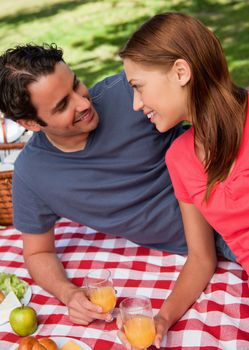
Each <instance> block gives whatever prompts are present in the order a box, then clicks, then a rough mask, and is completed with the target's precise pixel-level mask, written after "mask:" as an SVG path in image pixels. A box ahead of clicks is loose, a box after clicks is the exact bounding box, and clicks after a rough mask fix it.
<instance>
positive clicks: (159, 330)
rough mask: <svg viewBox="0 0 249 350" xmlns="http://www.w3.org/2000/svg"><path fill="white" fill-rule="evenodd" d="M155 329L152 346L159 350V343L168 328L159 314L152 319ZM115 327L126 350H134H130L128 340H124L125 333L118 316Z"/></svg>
mask: <svg viewBox="0 0 249 350" xmlns="http://www.w3.org/2000/svg"><path fill="white" fill-rule="evenodd" d="M154 322H155V327H156V336H155V340H154V342H153V344H154V345H155V347H156V348H157V349H160V347H161V343H162V340H163V337H164V336H165V334H166V333H167V332H168V329H169V327H170V324H169V321H167V320H166V319H165V318H164V317H163V316H162V315H161V314H160V312H159V313H158V314H157V315H156V316H155V317H154ZM117 327H118V329H119V331H118V337H119V339H120V340H121V342H122V343H123V345H124V346H125V347H126V349H127V350H136V349H134V348H132V346H131V344H130V343H129V341H128V339H127V338H126V335H125V333H124V332H123V322H122V319H121V316H120V314H119V315H118V316H117Z"/></svg>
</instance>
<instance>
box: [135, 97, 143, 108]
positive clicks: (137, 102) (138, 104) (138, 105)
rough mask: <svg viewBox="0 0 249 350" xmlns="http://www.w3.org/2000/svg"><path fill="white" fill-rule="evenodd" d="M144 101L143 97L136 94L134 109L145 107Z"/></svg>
mask: <svg viewBox="0 0 249 350" xmlns="http://www.w3.org/2000/svg"><path fill="white" fill-rule="evenodd" d="M143 105H144V104H143V101H142V100H141V98H140V97H139V96H136V95H134V98H133V109H134V111H139V110H140V109H142V108H143Z"/></svg>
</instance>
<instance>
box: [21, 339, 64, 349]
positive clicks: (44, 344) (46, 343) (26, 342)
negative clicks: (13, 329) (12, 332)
mask: <svg viewBox="0 0 249 350" xmlns="http://www.w3.org/2000/svg"><path fill="white" fill-rule="evenodd" d="M17 350H58V347H57V345H56V343H55V342H54V341H53V340H52V339H50V338H41V339H36V338H34V337H32V336H30V337H27V338H24V339H22V341H21V343H20V345H19V347H18V348H17Z"/></svg>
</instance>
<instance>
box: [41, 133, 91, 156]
mask: <svg viewBox="0 0 249 350" xmlns="http://www.w3.org/2000/svg"><path fill="white" fill-rule="evenodd" d="M45 135H46V137H47V139H48V141H49V142H50V143H51V144H52V145H53V146H54V147H56V148H58V149H59V150H60V151H62V152H68V153H69V152H77V151H82V150H83V149H85V147H86V144H87V140H88V135H86V134H85V135H82V134H81V135H77V136H74V137H71V138H70V137H67V138H62V137H61V136H60V137H59V138H57V137H56V136H54V135H53V136H51V135H49V136H48V134H47V133H45Z"/></svg>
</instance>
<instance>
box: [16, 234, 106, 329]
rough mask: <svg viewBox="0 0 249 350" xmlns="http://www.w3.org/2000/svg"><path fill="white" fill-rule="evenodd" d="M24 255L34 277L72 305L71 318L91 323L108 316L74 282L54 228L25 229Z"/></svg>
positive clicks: (23, 237) (69, 306)
mask: <svg viewBox="0 0 249 350" xmlns="http://www.w3.org/2000/svg"><path fill="white" fill-rule="evenodd" d="M22 239H23V256H24V260H25V263H26V266H27V268H28V270H29V273H30V275H31V276H32V278H33V280H34V281H35V282H36V283H37V284H38V285H39V286H41V287H42V288H44V289H45V290H47V291H48V292H49V293H51V294H52V295H54V296H55V297H56V298H58V299H59V300H60V301H61V302H62V303H64V304H65V305H66V306H67V307H68V312H69V317H70V320H71V321H72V322H74V323H78V324H83V325H87V324H89V323H90V322H92V321H93V320H94V319H106V318H107V317H108V316H107V315H106V314H102V313H101V308H100V307H98V306H96V305H94V304H92V303H91V302H90V301H89V300H88V299H87V297H86V294H85V292H84V290H83V289H82V288H79V287H77V286H76V285H74V284H73V283H71V282H70V281H69V280H68V278H67V276H66V272H65V270H64V267H63V265H62V263H61V262H60V260H59V259H58V257H57V255H56V252H55V241H54V228H52V229H50V230H49V231H48V232H46V233H41V234H30V233H23V234H22Z"/></svg>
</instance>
